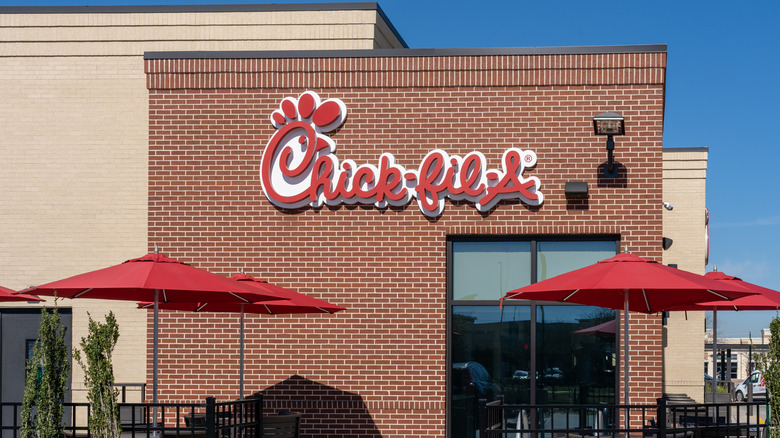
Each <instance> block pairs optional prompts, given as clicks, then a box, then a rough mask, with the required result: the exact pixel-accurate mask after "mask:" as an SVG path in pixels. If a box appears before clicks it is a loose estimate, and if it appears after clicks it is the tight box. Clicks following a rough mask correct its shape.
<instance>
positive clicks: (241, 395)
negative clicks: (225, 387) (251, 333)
mask: <svg viewBox="0 0 780 438" xmlns="http://www.w3.org/2000/svg"><path fill="white" fill-rule="evenodd" d="M240 362H241V363H240V365H239V368H240V369H241V375H240V376H239V378H238V385H239V387H238V398H239V399H240V400H243V399H244V304H243V303H242V304H241V360H240Z"/></svg>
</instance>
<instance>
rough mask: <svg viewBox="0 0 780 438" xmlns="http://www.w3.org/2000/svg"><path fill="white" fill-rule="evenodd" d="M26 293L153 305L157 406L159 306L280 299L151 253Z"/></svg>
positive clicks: (154, 394) (155, 398)
mask: <svg viewBox="0 0 780 438" xmlns="http://www.w3.org/2000/svg"><path fill="white" fill-rule="evenodd" d="M22 292H23V293H27V292H30V293H35V294H37V295H55V294H56V295H57V296H58V297H64V298H98V299H107V300H128V301H151V302H153V303H154V349H153V355H154V360H153V362H154V364H153V374H152V385H153V396H152V397H153V402H154V403H157V343H158V342H157V338H158V337H157V332H158V326H157V325H158V324H157V322H158V321H157V320H158V305H159V303H160V301H162V302H194V301H214V302H216V301H228V302H236V303H248V302H252V301H257V300H259V299H266V300H277V299H279V298H278V297H276V296H274V295H271V294H268V293H265V292H262V291H259V290H258V289H256V288H253V287H249V286H246V285H245V284H242V283H239V282H236V281H233V280H230V279H228V278H226V277H222V276H219V275H216V274H212V273H210V272H208V271H204V270H202V269H198V268H195V267H193V266H190V265H188V264H186V263H184V262H181V261H179V260H176V259H172V258H170V257H167V256H165V255H163V254H147V255H145V256H143V257H139V258H136V259H131V260H127V261H125V262H124V263H121V264H118V265H115V266H111V267H108V268H103V269H99V270H97V271H92V272H87V273H85V274H80V275H76V276H73V277H70V278H66V279H63V280H58V281H54V282H51V283H46V284H43V285H40V286H35V287H31V288H28V289H25V290H23V291H22Z"/></svg>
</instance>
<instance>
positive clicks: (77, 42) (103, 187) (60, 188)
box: [0, 7, 400, 401]
mask: <svg viewBox="0 0 780 438" xmlns="http://www.w3.org/2000/svg"><path fill="white" fill-rule="evenodd" d="M149 9H150V10H154V9H155V8H154V7H149ZM43 10H45V9H41V11H43ZM9 11H10V9H5V8H0V75H2V77H3V80H2V81H0V101H1V102H2V104H1V105H0V129H1V130H2V135H0V150H1V151H2V155H3V160H2V172H0V185H1V186H2V190H0V202H2V205H3V214H1V215H0V250H1V251H0V281H2V284H3V285H4V286H6V287H11V288H23V287H26V286H30V285H34V284H41V283H45V282H48V281H52V280H56V279H59V278H64V277H66V276H70V275H75V274H78V273H82V272H86V271H89V270H93V269H98V268H101V267H105V266H108V265H112V264H115V263H120V262H122V261H124V260H126V259H129V258H133V257H137V256H140V255H143V254H145V253H146V252H147V251H148V250H150V249H151V248H150V246H149V244H148V241H147V176H148V169H147V161H148V110H147V108H148V106H147V104H148V93H147V89H146V85H145V81H146V77H145V75H144V70H143V54H144V52H146V51H160V50H315V49H372V48H374V47H381V48H388V47H399V46H400V44H399V42H398V40H397V39H396V38H395V36H394V35H393V34H392V32H389V28H388V26H387V24H385V23H383V22H378V21H379V20H381V16H380V15H379V14H378V13H377V11H376V10H371V9H369V10H350V11H343V10H342V11H276V12H268V11H263V12H220V13H216V12H187V13H175V12H166V13H159V12H157V13H152V12H149V13H67V14H52V13H25V14H17V13H9ZM163 250H165V248H163ZM60 305H62V306H72V307H73V324H74V327H73V342H74V345H76V344H77V343H78V340H79V339H81V337H82V336H85V335H86V329H87V325H86V314H87V312H90V313H91V314H92V315H93V317H95V318H102V315H103V314H104V313H105V312H106V311H107V310H108V309H113V310H114V312H115V313H116V314H117V319H118V322H119V326H120V331H121V334H120V341H119V345H118V346H117V350H116V353H115V357H116V361H115V366H116V369H115V372H116V381H117V382H120V383H132V382H145V381H146V375H145V374H146V370H145V367H144V357H143V355H139V352H143V351H145V350H146V315H145V312H143V311H138V310H135V308H134V307H135V306H134V305H133V304H132V303H129V302H128V303H122V302H101V301H86V300H75V301H65V302H61V304H60ZM73 372H74V374H73V388H74V400H76V401H83V400H84V394H83V392H81V388H82V387H83V383H82V382H83V375H82V372H81V369H80V368H79V367H78V366H75V367H74V370H73Z"/></svg>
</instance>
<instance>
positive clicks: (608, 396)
mask: <svg viewBox="0 0 780 438" xmlns="http://www.w3.org/2000/svg"><path fill="white" fill-rule="evenodd" d="M536 312H537V316H536V338H537V341H536V369H537V370H539V379H538V381H537V384H536V402H537V403H538V404H547V403H549V404H597V403H610V402H614V400H615V364H616V362H617V358H616V356H615V353H616V350H615V348H616V342H615V336H616V328H617V325H616V320H615V311H614V310H609V309H604V308H601V307H590V306H536Z"/></svg>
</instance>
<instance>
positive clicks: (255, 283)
mask: <svg viewBox="0 0 780 438" xmlns="http://www.w3.org/2000/svg"><path fill="white" fill-rule="evenodd" d="M231 280H235V281H237V282H240V283H241V284H244V285H246V286H248V287H251V288H253V289H256V290H257V291H258V293H260V294H269V295H273V296H275V297H278V298H281V299H278V300H275V301H265V300H263V301H256V302H251V303H236V302H232V303H231V302H224V301H223V302H204V303H173V302H169V303H161V304H160V305H159V306H160V308H161V309H165V310H184V311H189V312H225V313H236V312H239V313H240V314H241V335H240V345H241V354H240V366H239V367H240V377H239V396H240V397H241V398H244V313H246V312H248V313H257V314H265V315H282V314H302V313H336V312H339V311H342V310H345V309H346V308H345V307H341V306H337V305H335V304H331V303H329V302H327V301H323V300H318V299H316V298H312V297H310V296H307V295H304V294H302V293H298V292H294V291H291V290H289V289H285V288H283V287H280V286H275V285H272V284H270V283H268V282H267V281H265V280H260V279H258V278H254V277H252V276H251V275H246V274H236V275H234V276H233V277H231ZM151 305H152V303H143V302H142V303H138V307H139V308H149V307H150V306H151Z"/></svg>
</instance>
